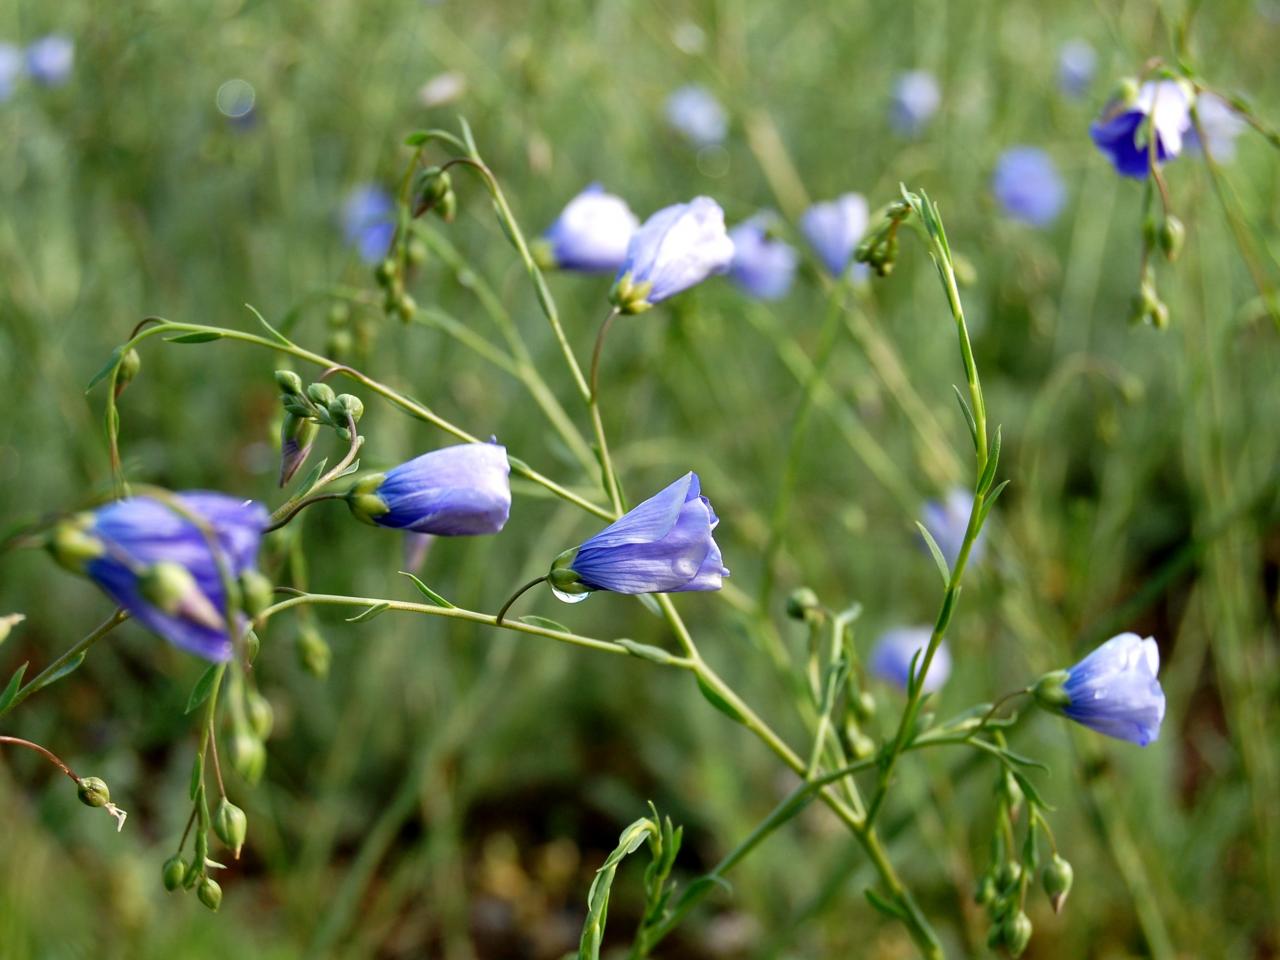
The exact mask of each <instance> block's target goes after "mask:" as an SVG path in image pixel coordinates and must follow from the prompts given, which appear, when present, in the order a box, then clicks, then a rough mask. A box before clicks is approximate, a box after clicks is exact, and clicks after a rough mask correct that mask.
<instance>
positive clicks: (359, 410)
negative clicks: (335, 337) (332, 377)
mask: <svg viewBox="0 0 1280 960" xmlns="http://www.w3.org/2000/svg"><path fill="white" fill-rule="evenodd" d="M329 416H331V417H332V418H333V422H334V423H336V424H338V425H339V426H342V425H344V424H346V422H347V420H348V419H351V420H354V421H355V422H356V423H359V422H360V418H361V417H363V416H364V404H363V403H361V402H360V398H359V397H356V396H352V395H351V394H349V393H340V394H338V395H337V396H336V397H334V398H333V402H332V403H330V404H329Z"/></svg>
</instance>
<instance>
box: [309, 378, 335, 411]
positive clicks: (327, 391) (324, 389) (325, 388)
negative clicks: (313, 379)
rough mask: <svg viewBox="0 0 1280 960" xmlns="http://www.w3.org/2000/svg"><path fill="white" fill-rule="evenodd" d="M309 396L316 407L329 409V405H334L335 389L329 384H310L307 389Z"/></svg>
mask: <svg viewBox="0 0 1280 960" xmlns="http://www.w3.org/2000/svg"><path fill="white" fill-rule="evenodd" d="M307 396H308V397H310V398H311V402H312V403H314V404H315V405H316V406H318V407H325V408H328V406H329V404H331V403H333V398H334V393H333V387H331V386H329V385H328V384H327V383H313V384H310V385H309V386H308V387H307Z"/></svg>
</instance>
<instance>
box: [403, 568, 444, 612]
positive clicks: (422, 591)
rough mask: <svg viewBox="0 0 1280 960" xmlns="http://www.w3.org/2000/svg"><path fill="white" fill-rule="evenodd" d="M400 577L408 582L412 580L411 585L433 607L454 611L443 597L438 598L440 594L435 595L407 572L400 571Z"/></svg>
mask: <svg viewBox="0 0 1280 960" xmlns="http://www.w3.org/2000/svg"><path fill="white" fill-rule="evenodd" d="M400 576H402V577H408V578H409V579H410V580H412V581H413V585H414V586H415V587H417V588H418V592H419V593H420V594H422V595H423V596H424V597H426V598H427V600H428V601H430V602H431V603H433V604H434V605H435V606H437V607H444V608H446V609H448V610H454V609H456V607H454V605H453V604H452V603H450V602H449V601H448V600H446V599H445V598H444V597H442V596H440V594H438V593H436V592H435V591H434V590H432V589H431V588H430V587H428V586H427V585H426V584H425V583H423V582H422V581H421V580H419V579H418V578H417V577H415V576H414V575H413V574H412V573H410V572H409V571H408V570H401V571H400Z"/></svg>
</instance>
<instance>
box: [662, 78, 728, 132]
mask: <svg viewBox="0 0 1280 960" xmlns="http://www.w3.org/2000/svg"><path fill="white" fill-rule="evenodd" d="M666 114H667V122H668V123H669V124H671V126H672V127H673V128H675V130H676V132H677V133H679V134H680V135H681V136H683V137H684V138H685V139H686V140H688V141H689V142H690V143H692V144H693V145H694V146H695V147H710V146H714V145H715V144H717V143H721V142H722V141H723V140H724V138H725V136H726V135H727V134H728V133H729V117H728V115H727V114H725V112H724V107H722V106H720V101H719V100H717V99H716V98H715V97H714V96H713V95H712V93H711V91H710V90H708V89H707V88H706V87H700V86H696V85H695V86H688V87H681V88H680V89H679V90H677V91H675V92H674V93H673V94H671V96H669V97H668V98H667V106H666Z"/></svg>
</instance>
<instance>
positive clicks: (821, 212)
mask: <svg viewBox="0 0 1280 960" xmlns="http://www.w3.org/2000/svg"><path fill="white" fill-rule="evenodd" d="M867 218H868V212H867V201H866V200H865V199H864V198H863V197H862V195H861V194H857V193H846V194H845V195H844V196H842V197H840V198H838V199H836V200H830V201H827V202H826V203H815V204H814V205H813V206H812V207H810V208H809V209H808V210H806V211H805V212H804V215H803V216H801V217H800V232H801V233H803V234H804V236H805V239H806V240H808V241H809V245H810V246H811V247H813V250H814V252H815V253H816V254H817V255H818V259H819V260H821V261H822V262H823V264H824V265H825V266H826V268H827V269H828V270H829V271H831V274H832V276H835V277H840V276H843V275H844V272H845V271H846V270H848V269H849V261H850V260H852V259H853V252H854V250H856V249H857V248H858V241H859V240H861V239H862V235H863V234H864V233H866V232H867ZM860 267H861V269H862V270H863V271H865V269H866V268H865V266H862V265H860Z"/></svg>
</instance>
